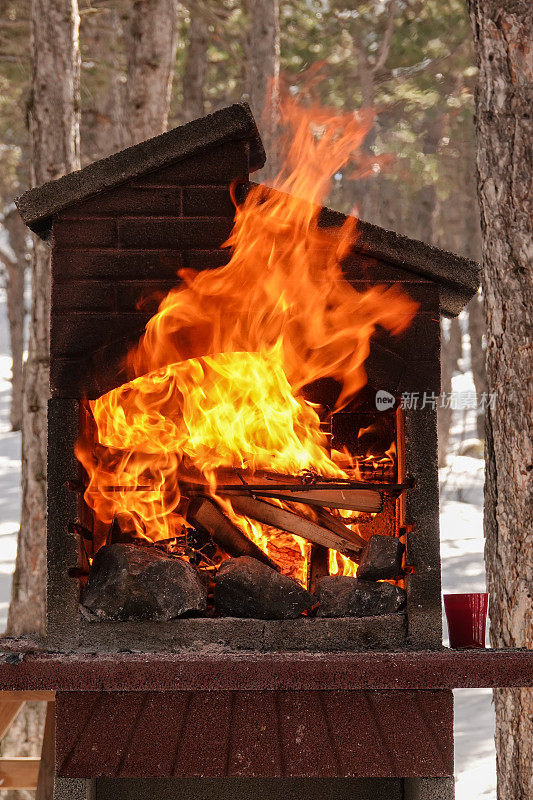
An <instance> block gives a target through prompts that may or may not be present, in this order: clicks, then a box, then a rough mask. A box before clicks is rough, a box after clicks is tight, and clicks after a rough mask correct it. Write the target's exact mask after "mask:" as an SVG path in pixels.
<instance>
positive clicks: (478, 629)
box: [444, 592, 489, 648]
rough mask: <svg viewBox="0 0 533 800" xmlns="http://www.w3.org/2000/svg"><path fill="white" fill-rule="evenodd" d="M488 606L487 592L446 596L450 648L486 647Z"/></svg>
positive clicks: (445, 607)
mask: <svg viewBox="0 0 533 800" xmlns="http://www.w3.org/2000/svg"><path fill="white" fill-rule="evenodd" d="M488 604H489V596H488V594H486V593H485V592H479V593H471V594H445V595H444V610H445V611H446V619H447V620H448V633H449V636H450V647H453V648H461V647H468V648H470V647H485V626H486V624H487V608H488Z"/></svg>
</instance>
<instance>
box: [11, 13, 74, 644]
mask: <svg viewBox="0 0 533 800" xmlns="http://www.w3.org/2000/svg"><path fill="white" fill-rule="evenodd" d="M78 28H79V15H78V7H77V1H76V0H33V2H32V5H31V37H32V39H31V47H32V66H31V87H32V98H31V105H30V108H29V124H30V137H31V173H32V174H31V180H32V184H33V185H34V186H35V185H38V184H40V183H44V182H45V181H49V180H52V179H53V178H58V177H59V176H60V175H63V174H64V173H65V172H70V171H71V170H74V169H77V168H78V167H79V119H78V116H79V74H80V65H79V48H78ZM49 317H50V249H49V248H48V247H47V246H46V245H45V244H44V243H43V242H42V241H41V240H40V239H37V238H35V240H34V249H33V263H32V309H31V319H30V336H29V345H28V359H27V362H26V366H25V373H24V390H23V419H22V509H21V523H20V532H19V538H18V549H17V563H16V568H15V574H14V576H13V587H12V594H11V605H10V608H9V617H8V623H7V630H8V633H9V634H10V635H11V636H17V635H20V634H24V633H34V632H37V633H40V634H43V633H44V631H45V599H46V544H45V542H46V410H47V400H48V393H49V388H48V371H49V370H48V366H49Z"/></svg>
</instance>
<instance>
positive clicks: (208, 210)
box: [183, 186, 235, 218]
mask: <svg viewBox="0 0 533 800" xmlns="http://www.w3.org/2000/svg"><path fill="white" fill-rule="evenodd" d="M183 214H184V215H185V216H187V217H208V216H213V217H231V218H233V217H234V216H235V206H234V204H233V200H232V199H231V194H230V190H229V187H228V186H192V187H187V188H185V189H183Z"/></svg>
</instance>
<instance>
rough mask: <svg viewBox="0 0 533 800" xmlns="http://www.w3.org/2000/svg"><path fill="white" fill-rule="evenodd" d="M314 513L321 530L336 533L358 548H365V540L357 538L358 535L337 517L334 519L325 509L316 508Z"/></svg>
mask: <svg viewBox="0 0 533 800" xmlns="http://www.w3.org/2000/svg"><path fill="white" fill-rule="evenodd" d="M316 513H317V517H318V522H319V524H320V525H321V526H322V527H323V528H327V529H328V531H332V533H336V534H338V535H339V536H343V537H344V538H345V539H349V540H350V541H352V542H353V543H354V544H356V545H359V547H366V545H367V541H366V539H363V537H362V536H359V534H358V533H356V532H355V531H352V530H351V528H349V527H348V526H347V525H345V524H344V522H342V520H340V519H339V518H338V517H334V516H333V514H330V513H329V511H326V509H325V508H318V509H317V512H316Z"/></svg>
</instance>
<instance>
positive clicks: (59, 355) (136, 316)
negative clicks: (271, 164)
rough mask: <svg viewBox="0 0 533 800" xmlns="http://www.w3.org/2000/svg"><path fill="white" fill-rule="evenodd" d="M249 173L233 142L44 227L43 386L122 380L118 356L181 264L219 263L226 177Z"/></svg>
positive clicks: (93, 391) (81, 392)
mask: <svg viewBox="0 0 533 800" xmlns="http://www.w3.org/2000/svg"><path fill="white" fill-rule="evenodd" d="M247 178H248V145H247V144H246V143H245V142H232V143H228V144H224V145H220V146H218V147H216V148H212V149H211V150H209V151H206V152H204V153H202V154H201V155H199V156H195V157H194V158H189V159H186V160H185V161H182V162H179V163H177V164H175V165H173V166H171V167H166V168H165V169H162V170H159V171H157V172H154V173H152V174H149V175H147V176H144V177H142V178H138V179H136V180H132V181H128V182H127V183H125V184H123V185H122V186H120V187H118V188H116V189H114V190H112V191H110V192H106V193H104V194H101V195H98V196H96V197H93V198H91V199H89V200H86V201H85V202H81V203H78V204H76V205H72V206H70V207H69V208H68V209H67V210H65V211H63V212H62V213H61V214H58V215H57V217H56V218H55V219H54V222H53V228H52V318H51V342H50V351H51V376H50V383H51V391H52V396H55V397H72V398H76V397H78V398H80V397H83V396H87V397H89V398H93V397H97V396H99V395H100V394H102V393H103V392H105V391H108V390H109V389H111V388H113V386H116V385H118V384H120V383H122V382H123V381H124V380H126V379H127V375H126V373H125V371H124V369H123V368H122V366H121V362H122V360H123V358H124V355H125V353H126V352H127V350H128V348H129V346H131V344H133V343H134V342H135V341H137V339H138V338H139V335H140V333H141V332H142V329H143V328H144V325H145V324H146V322H147V321H148V319H150V317H151V316H152V315H153V313H154V312H155V310H156V309H157V305H158V302H159V300H160V299H161V298H162V297H163V296H164V295H165V294H166V293H167V292H168V291H169V289H171V288H172V286H175V285H176V284H177V283H178V278H177V272H178V270H179V269H181V268H182V267H190V268H193V269H201V268H204V267H217V266H220V265H222V264H225V263H227V261H228V259H229V252H228V251H227V250H220V249H219V248H220V245H221V244H222V243H223V242H224V241H225V240H226V238H227V237H228V235H229V233H230V231H231V227H232V219H233V210H234V209H233V204H232V201H231V197H230V191H229V187H230V184H231V182H232V181H233V180H235V179H238V180H247Z"/></svg>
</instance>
